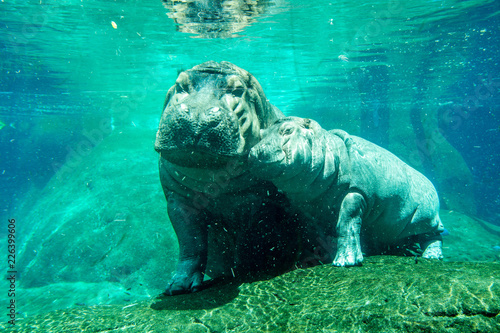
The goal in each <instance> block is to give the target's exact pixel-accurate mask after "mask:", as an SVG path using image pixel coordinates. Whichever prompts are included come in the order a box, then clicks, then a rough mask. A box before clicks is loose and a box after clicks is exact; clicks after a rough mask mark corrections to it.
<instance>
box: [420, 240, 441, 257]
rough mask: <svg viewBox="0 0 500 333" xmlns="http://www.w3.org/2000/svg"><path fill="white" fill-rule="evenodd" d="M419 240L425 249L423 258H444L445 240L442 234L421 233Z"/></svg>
mask: <svg viewBox="0 0 500 333" xmlns="http://www.w3.org/2000/svg"><path fill="white" fill-rule="evenodd" d="M418 240H419V243H420V246H421V248H422V249H423V250H424V253H423V254H422V257H423V258H429V259H443V251H442V246H443V241H442V237H441V235H440V234H424V235H419V236H418Z"/></svg>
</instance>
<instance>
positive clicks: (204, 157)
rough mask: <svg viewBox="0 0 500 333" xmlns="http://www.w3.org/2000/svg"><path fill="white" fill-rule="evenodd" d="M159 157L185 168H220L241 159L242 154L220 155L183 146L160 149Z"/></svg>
mask: <svg viewBox="0 0 500 333" xmlns="http://www.w3.org/2000/svg"><path fill="white" fill-rule="evenodd" d="M159 153H160V157H161V158H163V159H165V160H167V161H169V162H170V163H173V164H176V165H179V166H181V167H186V168H199V169H220V168H223V167H224V166H226V165H228V164H229V163H231V162H233V161H243V160H244V156H241V155H239V154H228V155H221V154H218V153H214V152H213V151H210V150H208V149H200V147H194V146H193V147H191V148H188V147H185V148H183V149H179V148H174V149H170V150H168V149H167V150H162V151H160V152H159Z"/></svg>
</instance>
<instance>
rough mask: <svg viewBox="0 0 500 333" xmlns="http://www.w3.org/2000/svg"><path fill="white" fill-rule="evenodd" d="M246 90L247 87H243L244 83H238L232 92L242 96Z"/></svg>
mask: <svg viewBox="0 0 500 333" xmlns="http://www.w3.org/2000/svg"><path fill="white" fill-rule="evenodd" d="M244 92H245V88H243V86H242V85H237V86H235V87H234V88H233V91H232V92H231V93H232V94H233V96H235V97H241V96H243V93H244Z"/></svg>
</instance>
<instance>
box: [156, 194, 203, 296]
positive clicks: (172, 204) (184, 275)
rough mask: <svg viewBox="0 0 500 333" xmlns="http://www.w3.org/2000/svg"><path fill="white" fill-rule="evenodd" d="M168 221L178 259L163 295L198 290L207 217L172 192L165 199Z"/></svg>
mask: <svg viewBox="0 0 500 333" xmlns="http://www.w3.org/2000/svg"><path fill="white" fill-rule="evenodd" d="M167 205H168V206H167V209H168V216H169V218H170V222H171V223H172V226H173V227H174V230H175V233H176V234H177V239H178V241H179V261H178V263H177V268H176V272H175V275H174V276H173V277H172V280H171V281H170V283H169V285H168V287H167V289H166V290H165V292H164V294H165V295H169V296H170V295H177V294H184V293H190V292H195V291H198V290H199V289H200V287H201V283H202V281H203V274H204V271H205V267H206V264H207V253H208V241H207V237H208V217H207V215H206V213H205V212H204V211H200V210H196V209H195V208H192V207H190V206H189V205H188V203H186V200H185V199H183V198H182V197H180V196H178V195H176V194H170V195H169V196H168V198H167Z"/></svg>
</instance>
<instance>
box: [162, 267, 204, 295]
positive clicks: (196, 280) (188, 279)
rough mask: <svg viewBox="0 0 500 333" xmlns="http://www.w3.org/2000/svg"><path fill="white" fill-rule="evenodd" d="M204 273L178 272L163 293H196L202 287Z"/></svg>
mask: <svg viewBox="0 0 500 333" xmlns="http://www.w3.org/2000/svg"><path fill="white" fill-rule="evenodd" d="M202 281H203V275H202V274H201V272H198V273H193V274H190V275H187V274H178V273H176V274H175V275H174V277H173V278H172V280H171V281H170V283H169V285H168V287H167V289H166V290H165V292H164V293H163V295H165V296H174V295H179V294H188V293H194V292H196V291H199V290H200V289H201V284H202Z"/></svg>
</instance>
